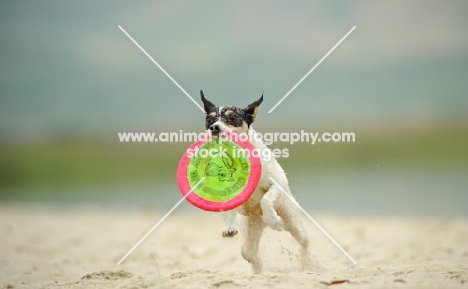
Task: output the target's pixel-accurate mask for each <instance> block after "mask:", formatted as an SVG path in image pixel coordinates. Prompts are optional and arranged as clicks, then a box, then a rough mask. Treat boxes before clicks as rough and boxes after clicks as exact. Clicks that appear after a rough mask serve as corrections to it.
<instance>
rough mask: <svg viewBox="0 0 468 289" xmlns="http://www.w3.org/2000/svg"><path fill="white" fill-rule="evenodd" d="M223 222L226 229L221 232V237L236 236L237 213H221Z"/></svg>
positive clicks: (234, 211) (233, 211) (232, 211)
mask: <svg viewBox="0 0 468 289" xmlns="http://www.w3.org/2000/svg"><path fill="white" fill-rule="evenodd" d="M223 218H224V222H225V223H226V229H225V230H224V231H223V237H234V235H235V234H237V221H236V219H237V211H236V210H231V211H227V212H223Z"/></svg>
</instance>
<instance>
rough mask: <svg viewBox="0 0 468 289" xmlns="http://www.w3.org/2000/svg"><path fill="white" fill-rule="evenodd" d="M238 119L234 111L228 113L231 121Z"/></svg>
mask: <svg viewBox="0 0 468 289" xmlns="http://www.w3.org/2000/svg"><path fill="white" fill-rule="evenodd" d="M236 119H237V117H236V116H235V115H234V114H233V113H231V114H230V115H228V120H229V122H235V121H236Z"/></svg>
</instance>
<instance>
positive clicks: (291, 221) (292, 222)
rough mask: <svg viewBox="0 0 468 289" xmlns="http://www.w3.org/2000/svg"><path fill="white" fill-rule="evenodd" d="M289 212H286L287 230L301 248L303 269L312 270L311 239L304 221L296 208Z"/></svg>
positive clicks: (300, 254) (300, 255)
mask: <svg viewBox="0 0 468 289" xmlns="http://www.w3.org/2000/svg"><path fill="white" fill-rule="evenodd" d="M291 205H293V204H291ZM293 206H294V205H293ZM289 210H290V211H289V212H286V214H287V215H288V217H285V218H284V219H285V222H284V223H285V224H284V227H285V230H286V231H288V232H289V233H291V235H292V236H293V238H294V239H296V241H297V242H298V243H299V245H300V246H301V249H300V251H299V261H300V262H301V265H302V269H304V270H305V269H310V268H311V267H312V266H313V262H312V257H311V255H310V252H309V238H308V237H307V231H306V229H305V228H304V225H303V224H302V220H301V218H300V215H299V212H298V211H297V210H296V208H293V207H289Z"/></svg>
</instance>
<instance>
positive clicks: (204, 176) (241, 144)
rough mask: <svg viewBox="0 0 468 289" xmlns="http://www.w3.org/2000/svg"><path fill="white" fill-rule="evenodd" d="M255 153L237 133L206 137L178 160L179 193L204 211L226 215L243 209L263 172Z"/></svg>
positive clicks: (194, 144)
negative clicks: (235, 209) (241, 206)
mask: <svg viewBox="0 0 468 289" xmlns="http://www.w3.org/2000/svg"><path fill="white" fill-rule="evenodd" d="M254 151H255V147H254V146H253V145H252V144H251V143H250V142H248V141H247V140H243V139H242V138H240V137H239V134H236V133H228V134H225V135H222V136H220V137H219V138H212V137H211V136H209V135H207V136H205V137H204V138H202V139H200V140H198V141H196V142H195V143H193V144H192V145H190V147H189V148H188V149H187V151H186V152H185V153H184V155H183V156H182V158H181V159H180V162H179V166H178V168H177V184H178V185H179V189H180V192H181V193H182V195H183V196H184V197H185V198H186V200H187V201H188V202H189V203H191V204H192V205H194V206H196V207H198V208H200V209H203V210H205V211H216V212H221V211H228V210H232V209H234V208H236V207H238V206H240V205H242V204H243V203H245V202H246V201H247V200H248V199H249V197H250V196H251V195H252V193H253V192H254V190H255V188H256V187H257V184H258V181H259V180H260V174H261V172H262V165H261V161H260V156H259V155H258V154H256V153H252V152H254ZM200 181H201V182H200ZM197 184H198V185H197Z"/></svg>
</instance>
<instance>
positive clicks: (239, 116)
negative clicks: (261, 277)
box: [200, 91, 311, 273]
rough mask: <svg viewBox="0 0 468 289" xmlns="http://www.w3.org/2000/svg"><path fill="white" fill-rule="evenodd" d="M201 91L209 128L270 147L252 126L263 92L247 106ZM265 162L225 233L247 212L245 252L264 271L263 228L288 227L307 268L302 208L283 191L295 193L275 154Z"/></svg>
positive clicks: (233, 229)
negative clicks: (225, 102) (221, 100)
mask: <svg viewBox="0 0 468 289" xmlns="http://www.w3.org/2000/svg"><path fill="white" fill-rule="evenodd" d="M200 95H201V100H202V102H203V107H204V110H205V113H206V119H205V129H206V130H207V132H208V133H210V134H211V135H212V136H213V137H219V135H220V134H224V133H228V132H230V131H234V132H236V133H239V134H247V135H248V136H249V140H250V142H251V143H252V144H253V145H254V146H255V148H256V149H257V150H260V151H262V150H269V148H268V147H267V146H266V145H265V144H264V143H263V142H262V141H261V140H259V139H258V138H256V137H254V135H255V134H256V132H255V130H254V129H253V128H252V123H253V122H254V121H255V118H256V116H257V112H258V109H259V107H260V104H261V103H262V101H263V94H262V96H261V97H260V99H259V100H257V101H254V102H253V103H251V104H249V105H248V106H247V107H246V108H238V107H236V106H231V105H229V106H219V107H218V106H216V105H214V104H213V103H212V102H210V101H209V100H207V99H206V98H205V96H204V94H203V91H200ZM270 155H271V154H270ZM261 163H262V173H261V177H260V181H259V183H258V185H257V187H256V189H255V191H254V193H253V194H252V195H251V197H250V198H249V200H248V201H247V202H245V203H244V204H242V205H241V206H239V207H238V208H236V209H235V210H231V211H228V212H225V213H224V219H225V221H226V229H225V230H224V231H223V236H224V237H232V236H234V235H236V234H237V224H236V219H237V213H239V214H241V215H243V216H245V218H242V224H241V225H242V226H241V227H242V229H243V231H242V238H243V240H242V247H241V253H242V256H243V258H244V259H245V260H246V261H247V262H249V263H250V264H251V266H252V271H253V273H261V272H262V260H261V258H260V257H259V254H258V249H259V242H260V237H261V235H262V232H263V229H264V228H265V227H266V226H269V227H270V228H272V229H274V230H277V231H282V230H286V231H288V232H289V233H291V235H292V236H293V237H294V238H295V239H296V240H297V242H298V243H299V245H300V246H301V249H300V252H299V258H300V261H301V263H302V266H303V268H304V269H306V268H308V267H309V266H310V265H311V257H310V252H309V240H308V237H307V232H306V230H305V228H304V226H303V224H302V220H301V217H300V210H299V208H298V207H297V206H296V205H295V204H294V203H293V202H292V201H291V200H290V199H289V198H288V197H287V196H286V195H284V193H283V191H282V189H283V190H285V191H286V193H287V194H289V195H290V196H291V197H292V194H291V192H290V189H289V185H288V180H287V178H286V174H285V173H284V171H283V168H282V167H281V166H280V165H279V164H278V162H277V161H276V158H274V157H270V158H268V159H266V158H261ZM270 177H271V178H272V179H273V180H275V182H276V183H277V184H278V185H279V186H278V185H277V184H275V183H274V182H273V181H272V180H271V179H270Z"/></svg>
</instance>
